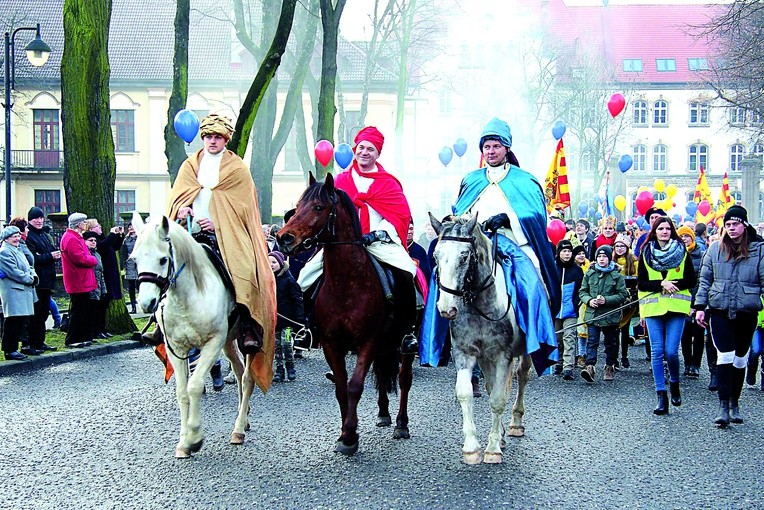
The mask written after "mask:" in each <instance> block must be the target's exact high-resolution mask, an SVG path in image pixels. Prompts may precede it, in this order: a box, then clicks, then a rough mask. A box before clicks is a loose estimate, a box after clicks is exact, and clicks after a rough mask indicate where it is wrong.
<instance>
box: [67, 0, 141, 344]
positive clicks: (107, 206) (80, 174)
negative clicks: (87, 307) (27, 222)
mask: <svg viewBox="0 0 764 510" xmlns="http://www.w3.org/2000/svg"><path fill="white" fill-rule="evenodd" d="M63 15H64V51H63V55H62V57H61V121H62V130H63V138H64V191H65V194H66V204H67V210H68V211H69V212H70V213H73V212H75V211H77V212H83V213H85V214H87V215H88V216H90V217H94V218H97V219H98V220H99V221H100V222H101V224H102V225H112V224H113V223H114V181H115V179H116V171H117V170H116V167H117V164H116V160H115V158H114V140H113V139H112V133H111V111H110V107H109V76H110V74H111V69H110V67H109V53H108V41H109V22H110V20H111V0H65V2H64V12H63ZM106 321H107V327H108V328H109V330H110V331H114V332H116V333H127V332H129V331H133V330H134V329H135V325H134V324H133V322H132V320H131V319H130V315H129V314H128V313H127V308H126V307H125V303H124V300H116V301H115V302H113V304H112V306H110V307H109V310H108V313H107V317H106Z"/></svg>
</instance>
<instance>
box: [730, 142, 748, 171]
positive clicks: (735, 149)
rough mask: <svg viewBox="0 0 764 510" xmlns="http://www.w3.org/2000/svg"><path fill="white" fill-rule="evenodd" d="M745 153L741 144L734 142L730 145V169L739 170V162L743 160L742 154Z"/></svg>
mask: <svg viewBox="0 0 764 510" xmlns="http://www.w3.org/2000/svg"><path fill="white" fill-rule="evenodd" d="M744 154H745V148H744V147H743V145H742V144H740V143H736V144H734V145H733V146H732V147H730V171H731V172H739V171H740V163H742V161H743V155H744Z"/></svg>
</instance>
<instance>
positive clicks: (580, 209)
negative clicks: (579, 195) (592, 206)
mask: <svg viewBox="0 0 764 510" xmlns="http://www.w3.org/2000/svg"><path fill="white" fill-rule="evenodd" d="M587 211H589V204H588V203H586V201H584V200H581V201H580V202H579V203H578V212H579V213H581V216H586V213H587Z"/></svg>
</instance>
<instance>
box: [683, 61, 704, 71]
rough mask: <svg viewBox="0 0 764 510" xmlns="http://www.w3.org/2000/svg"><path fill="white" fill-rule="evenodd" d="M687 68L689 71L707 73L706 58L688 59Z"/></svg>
mask: <svg viewBox="0 0 764 510" xmlns="http://www.w3.org/2000/svg"><path fill="white" fill-rule="evenodd" d="M687 68H688V69H689V70H690V71H708V59H707V58H688V59H687Z"/></svg>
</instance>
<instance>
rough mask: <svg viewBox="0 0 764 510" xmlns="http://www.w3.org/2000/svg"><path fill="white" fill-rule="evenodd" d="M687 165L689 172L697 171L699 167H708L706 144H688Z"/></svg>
mask: <svg viewBox="0 0 764 510" xmlns="http://www.w3.org/2000/svg"><path fill="white" fill-rule="evenodd" d="M688 166H689V168H690V171H691V172H699V171H700V167H703V168H704V169H705V168H708V145H704V144H702V143H697V144H695V145H690V157H689V161H688Z"/></svg>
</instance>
